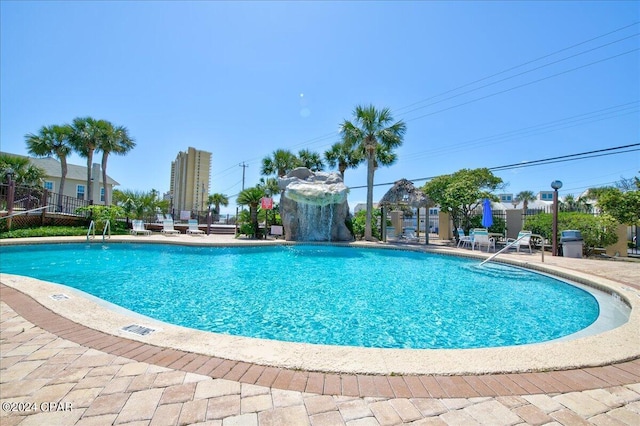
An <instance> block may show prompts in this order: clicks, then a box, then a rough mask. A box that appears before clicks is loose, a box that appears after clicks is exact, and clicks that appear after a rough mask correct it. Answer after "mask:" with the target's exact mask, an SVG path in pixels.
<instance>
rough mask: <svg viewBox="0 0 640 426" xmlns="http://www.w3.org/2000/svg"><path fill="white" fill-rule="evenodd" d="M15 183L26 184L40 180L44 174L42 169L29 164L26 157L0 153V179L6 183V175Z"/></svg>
mask: <svg viewBox="0 0 640 426" xmlns="http://www.w3.org/2000/svg"><path fill="white" fill-rule="evenodd" d="M9 173H11V175H12V177H11V179H12V180H13V182H15V184H16V185H28V184H33V183H35V182H38V181H40V180H41V179H43V178H44V177H45V176H46V173H45V171H44V170H42V169H41V168H39V167H36V166H34V165H33V164H31V162H30V161H29V159H28V158H27V157H18V156H14V155H9V154H0V180H1V181H2V183H8V175H9Z"/></svg>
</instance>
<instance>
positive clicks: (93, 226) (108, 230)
mask: <svg viewBox="0 0 640 426" xmlns="http://www.w3.org/2000/svg"><path fill="white" fill-rule="evenodd" d="M92 231H93V232H92ZM107 235H109V238H111V222H109V221H108V220H107V222H106V223H105V224H104V229H103V230H102V241H104V240H105V239H106V238H107ZM95 238H96V222H95V221H94V220H92V221H91V223H89V230H88V231H87V241H89V239H95Z"/></svg>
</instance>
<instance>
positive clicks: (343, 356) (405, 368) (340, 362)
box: [0, 236, 640, 377]
mask: <svg viewBox="0 0 640 426" xmlns="http://www.w3.org/2000/svg"><path fill="white" fill-rule="evenodd" d="M207 239H208V238H198V237H190V236H180V237H175V238H169V237H158V236H152V237H133V238H132V237H128V236H124V237H112V239H111V241H110V242H112V243H117V242H131V241H138V242H153V243H169V244H189V245H202V244H205V245H225V246H228V245H239V244H244V245H246V244H256V243H258V244H260V242H259V241H258V242H256V241H253V240H236V239H228V240H227V241H224V239H222V238H214V239H213V240H215V241H211V240H210V241H206V240H207ZM83 241H84V242H86V239H85V238H62V239H61V238H57V239H51V238H45V239H38V242H83ZM16 242H18V241H15V242H12V243H16ZM28 242H29V243H33V242H36V241H34V240H33V239H29V241H28ZM5 244H6V243H5ZM268 244H283V242H282V241H275V242H274V241H270V242H268ZM2 245H4V244H2ZM352 245H355V246H374V247H380V246H382V245H381V244H372V243H354V244H352ZM385 247H389V248H407V246H406V245H403V246H402V247H398V246H390V245H386V246H385ZM410 248H411V249H414V250H424V246H422V247H419V246H411V247H410ZM428 251H430V252H435V253H446V254H457V255H464V256H479V258H484V257H486V254H477V253H471V252H469V251H468V250H462V251H460V250H452V249H451V248H448V247H444V246H434V247H429V249H428ZM536 258H537V257H534V256H525V257H520V256H517V257H515V256H511V257H509V258H508V259H503V261H505V260H507V261H508V262H509V263H514V264H518V265H519V266H525V267H532V266H533V267H534V269H538V270H544V271H545V272H550V273H554V274H559V275H561V276H563V277H568V276H571V277H573V279H576V280H577V281H579V282H590V283H592V285H595V286H596V287H598V288H601V289H605V290H606V291H609V292H615V293H617V294H620V295H621V296H622V298H623V299H625V300H626V301H627V303H628V304H629V305H630V306H631V307H632V310H631V315H630V319H629V322H627V323H626V324H625V325H623V326H621V327H618V328H616V329H614V330H611V331H608V332H605V333H601V334H597V335H593V336H588V337H583V338H578V339H575V340H569V341H554V342H549V343H542V344H536V345H524V346H515V347H502V348H488V349H464V350H442V349H438V350H433V349H425V350H410V349H373V348H354V347H338V346H325V345H310V344H301V343H289V342H279V341H271V340H264V339H254V338H245V337H236V336H228V335H222V334H215V333H208V332H203V331H198V330H193V329H187V328H183V327H179V326H174V325H170V324H166V323H162V322H159V321H155V320H152V319H149V318H146V317H144V318H143V317H141V316H138V315H136V314H132V313H130V312H129V311H126V310H123V309H114V308H113V307H110V306H108V304H106V303H105V302H102V301H99V300H96V299H95V298H92V297H86V296H85V295H84V293H82V292H78V291H76V290H73V289H70V288H68V287H65V286H60V285H58V284H53V283H48V282H44V281H40V280H35V279H32V278H26V277H19V276H12V275H7V274H2V275H0V281H1V282H2V283H3V284H5V285H7V286H8V287H12V288H14V289H17V290H19V291H20V292H23V293H24V294H25V295H27V296H29V298H31V299H33V300H34V301H35V302H37V304H39V305H40V306H42V307H44V308H46V309H47V310H49V311H51V312H52V313H55V314H56V315H57V316H59V317H60V318H65V319H67V320H70V321H72V322H73V323H75V324H78V325H80V324H82V325H83V327H86V328H87V330H90V331H87V333H89V334H92V333H93V332H94V330H95V332H97V333H101V334H100V336H103V338H104V339H106V340H108V341H111V338H112V337H115V338H118V339H122V340H124V341H127V342H133V343H131V344H133V345H145V346H140V347H146V348H147V349H149V348H152V347H153V348H165V349H167V350H171V351H177V352H180V353H183V354H192V356H205V357H209V358H210V359H218V360H220V362H221V363H225V362H226V363H232V364H234V365H237V364H238V363H240V364H243V365H244V364H246V365H254V366H260V367H261V368H273V369H284V370H288V371H292V372H296V371H304V372H306V373H307V374H310V373H316V372H317V373H322V374H329V375H336V374H338V375H339V374H352V375H385V376H392V377H393V376H413V375H441V376H450V375H454V376H455V375H458V376H465V375H484V374H514V373H530V372H542V371H552V370H573V369H582V368H591V367H598V366H607V365H612V364H617V363H625V362H627V361H631V360H637V359H638V358H640V309H639V308H638V303H640V292H639V291H638V286H636V285H635V284H634V283H631V282H629V280H628V279H627V280H622V281H614V280H611V279H608V278H604V277H600V276H594V275H592V274H587V273H583V272H578V271H576V270H569V269H567V268H563V267H560V266H557V265H553V264H552V262H551V261H550V260H551V259H548V260H547V263H545V264H540V262H536V260H535V259H536ZM520 259H525V260H520ZM556 260H559V259H556ZM574 261H577V262H579V261H580V260H579V259H575V260H574ZM563 262H566V260H563ZM635 266H636V265H635V264H634V265H633V266H632V267H634V268H635ZM638 270H639V271H640V266H638ZM617 278H620V277H617ZM3 293H6V290H5V291H4V292H3ZM57 293H65V294H67V295H69V296H70V298H69V299H67V300H63V301H56V300H53V299H52V298H51V295H52V294H57ZM69 293H71V294H69ZM3 300H4V295H3ZM10 306H11V304H10ZM19 313H20V312H19ZM27 319H29V318H27ZM133 323H135V324H141V325H146V326H150V327H152V328H157V329H160V331H158V332H154V333H151V334H150V335H148V336H136V335H133V334H131V333H128V332H124V331H121V328H122V327H124V326H126V325H130V324H133ZM45 325H46V324H45ZM89 327H90V328H89ZM44 328H45V329H46V327H44ZM96 336H98V335H96ZM95 340H97V341H99V340H101V339H99V338H97V337H96V338H95ZM136 342H137V343H136ZM127 344H129V343H127Z"/></svg>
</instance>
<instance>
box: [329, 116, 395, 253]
mask: <svg viewBox="0 0 640 426" xmlns="http://www.w3.org/2000/svg"><path fill="white" fill-rule="evenodd" d="M353 115H354V122H353V123H352V122H350V121H347V120H345V121H344V122H343V123H342V126H341V129H340V133H341V134H342V136H343V138H344V141H345V142H346V143H347V144H348V145H349V146H352V147H354V148H356V149H358V150H361V151H362V152H363V153H364V158H366V160H367V216H366V220H365V231H364V238H365V240H368V241H371V240H373V237H372V235H371V216H372V213H373V174H374V171H375V167H376V158H377V155H376V152H377V151H378V147H381V148H382V150H383V152H385V153H386V154H388V155H391V154H392V150H393V149H394V148H397V147H399V146H400V145H402V140H403V137H404V134H405V132H406V129H407V127H406V124H405V123H404V122H403V121H398V122H396V123H394V124H391V123H392V122H393V117H392V115H391V111H390V110H389V109H388V108H384V109H382V110H377V109H376V108H375V107H374V106H373V105H369V106H366V107H363V106H357V107H356V109H355V110H354V112H353ZM381 164H382V163H381Z"/></svg>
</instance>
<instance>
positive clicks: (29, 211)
mask: <svg viewBox="0 0 640 426" xmlns="http://www.w3.org/2000/svg"><path fill="white" fill-rule="evenodd" d="M48 208H49V206H44V207H38V208H37V209H31V210H25V211H20V212H18V213H12V214H10V215H8V216H2V217H0V220H2V219H9V218H11V217H14V216H20V215H22V214H28V213H32V212H37V211H38V210H44V209H48Z"/></svg>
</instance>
